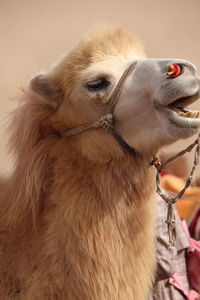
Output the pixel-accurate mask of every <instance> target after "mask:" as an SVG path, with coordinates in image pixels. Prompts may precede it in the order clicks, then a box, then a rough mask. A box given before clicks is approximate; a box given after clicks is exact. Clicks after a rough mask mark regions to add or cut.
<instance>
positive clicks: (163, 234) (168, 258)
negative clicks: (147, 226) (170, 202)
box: [148, 198, 198, 300]
mask: <svg viewBox="0 0 200 300" xmlns="http://www.w3.org/2000/svg"><path fill="white" fill-rule="evenodd" d="M157 207H158V213H157V215H158V217H157V223H156V233H157V272H156V280H155V285H154V289H153V293H152V295H151V297H149V299H148V300H184V299H198V297H197V298H196V297H195V298H193V297H191V298H190V297H189V298H187V297H186V296H184V294H183V293H182V292H181V291H180V290H179V289H177V288H176V287H175V286H174V285H173V284H171V283H173V279H171V283H169V278H170V277H171V276H172V275H173V274H174V273H176V274H177V276H178V277H179V278H180V280H181V282H182V284H183V286H184V289H185V290H186V291H189V283H188V278H187V270H186V261H185V250H186V249H187V248H188V246H189V241H188V238H187V236H186V235H185V233H184V232H183V229H182V228H181V225H180V222H177V224H176V231H177V240H176V247H169V237H168V231H167V224H166V223H165V220H166V216H167V205H166V203H165V202H164V201H163V200H162V199H160V198H159V199H158V206H157ZM177 218H178V216H177Z"/></svg>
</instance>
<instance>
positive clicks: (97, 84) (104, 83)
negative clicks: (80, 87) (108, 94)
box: [86, 78, 110, 92]
mask: <svg viewBox="0 0 200 300" xmlns="http://www.w3.org/2000/svg"><path fill="white" fill-rule="evenodd" d="M109 84H110V82H109V81H108V80H107V79H106V78H98V79H95V80H91V81H89V82H87V84H86V87H87V88H88V90H89V91H92V92H96V91H99V90H102V89H106V88H107V87H108V86H109Z"/></svg>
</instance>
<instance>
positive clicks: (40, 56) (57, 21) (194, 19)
mask: <svg viewBox="0 0 200 300" xmlns="http://www.w3.org/2000/svg"><path fill="white" fill-rule="evenodd" d="M103 22H114V23H119V24H122V25H124V26H126V27H128V28H129V29H131V30H132V31H134V32H135V33H136V34H137V35H138V36H139V38H140V40H141V41H142V42H143V43H144V45H145V48H146V53H147V55H148V56H149V57H178V58H185V59H188V60H190V61H192V62H193V63H194V64H196V65H197V67H198V69H199V73H200V0H165V1H164V0H123V1H117V0H101V1H96V0H84V1H81V0H65V1H64V0H62V1H61V0H56V1H55V0H0V54H1V55H0V72H1V78H0V165H1V170H0V171H1V173H2V172H3V173H5V172H8V171H9V170H11V167H12V164H11V162H12V159H11V158H10V157H9V158H8V154H7V151H6V143H7V134H6V133H5V130H4V129H5V124H6V122H7V119H8V114H9V112H10V111H12V110H13V108H14V107H15V106H16V104H17V101H16V98H17V96H18V95H19V94H20V89H21V88H22V87H23V86H26V84H27V83H28V81H29V80H30V78H31V77H32V76H33V75H34V74H35V73H37V72H39V71H41V70H44V69H46V68H47V67H48V66H49V65H51V64H52V63H53V62H55V61H56V60H57V59H58V58H59V56H60V55H62V54H63V53H64V52H66V51H69V50H70V49H71V48H72V47H73V46H74V45H75V44H76V43H77V41H78V40H79V38H80V36H81V35H82V33H83V32H84V31H86V30H88V29H89V28H90V27H91V26H93V25H94V24H98V23H103ZM194 107H196V108H197V109H198V108H200V101H199V103H198V104H195V105H194ZM193 139H194V138H193ZM193 139H190V140H189V141H188V140H187V141H182V142H179V143H178V144H174V145H173V146H172V149H173V150H174V151H177V150H180V147H182V146H183V145H187V144H188V143H189V142H190V141H191V140H193ZM190 160H191V155H190Z"/></svg>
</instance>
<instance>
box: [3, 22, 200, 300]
mask: <svg viewBox="0 0 200 300" xmlns="http://www.w3.org/2000/svg"><path fill="white" fill-rule="evenodd" d="M173 65H176V66H179V69H180V74H178V75H177V76H176V77H175V76H171V69H172V66H173ZM169 66H171V67H170V68H169ZM127 69H128V72H127V73H126V76H125V77H124V80H123V81H121V89H120V92H119V93H118V95H116V94H114V96H115V97H116V100H117V102H115V103H114V104H115V105H114V107H113V113H112V118H114V121H113V119H112V120H111V119H110V120H107V121H109V122H110V123H112V126H114V128H115V133H116V132H117V133H118V138H116V136H115V135H113V134H112V132H111V131H110V130H109V128H113V127H112V126H110V127H109V126H108V124H107V125H106V124H104V126H102V127H98V126H96V127H95V126H92V127H91V126H89V127H87V125H88V124H93V125H94V124H96V123H95V122H96V121H97V120H99V119H101V117H102V116H104V115H107V116H108V114H107V113H109V109H110V101H109V99H110V97H111V95H113V93H114V92H115V91H116V87H117V86H118V83H119V82H120V78H122V76H123V74H125V72H126V70H127ZM172 73H173V72H172ZM118 87H119V86H118ZM199 90H200V80H199V78H198V77H197V75H196V69H195V67H194V65H192V64H191V63H190V62H188V61H186V60H182V59H148V58H146V57H145V54H144V52H143V48H142V46H141V45H140V43H139V42H138V41H137V39H136V38H135V37H134V35H132V33H130V32H128V31H126V30H125V29H123V28H121V27H120V26H108V27H106V28H100V29H95V30H92V31H91V32H89V33H87V34H86V35H85V36H84V37H83V38H82V40H81V41H80V43H79V44H78V45H77V46H76V47H75V48H74V49H73V50H72V51H71V52H70V53H69V54H67V55H65V56H64V57H62V58H61V59H60V60H59V62H58V63H57V64H56V65H54V66H53V67H52V68H51V69H50V70H49V71H47V72H45V73H41V74H38V75H36V77H34V78H33V79H32V80H31V82H30V85H29V86H28V87H27V88H26V89H25V90H24V91H23V95H22V97H21V101H20V104H19V107H18V108H17V110H16V111H15V112H14V113H13V115H12V121H11V124H10V127H9V129H10V143H9V146H10V151H12V153H13V154H14V156H15V165H14V170H13V173H12V175H11V176H10V177H9V178H7V179H6V180H4V182H3V183H2V186H1V200H0V300H125V299H126V300H144V299H146V298H147V296H148V293H149V292H150V290H151V287H152V282H153V279H154V273H155V242H154V239H155V234H154V219H155V183H154V181H155V179H154V176H155V174H154V170H153V167H152V166H150V164H149V162H150V160H151V158H152V157H153V156H154V155H156V153H157V152H158V151H159V149H160V148H161V147H162V146H164V145H168V144H170V143H173V142H174V141H176V140H178V139H184V138H186V137H188V136H191V135H193V134H195V133H196V132H197V131H198V130H199V127H200V118H199V117H198V113H197V112H192V111H190V110H188V109H187V108H186V106H187V105H189V104H190V103H192V102H194V101H196V100H197V99H198V97H199ZM114 96H113V97H114ZM110 115H111V114H109V116H110ZM109 122H108V123H109ZM110 123H109V124H110ZM84 126H86V128H85V129H84V130H79V129H80V128H83V127H84ZM106 126H108V128H107V127H106ZM77 128H78V131H77V132H76V130H77ZM74 130H75V131H74ZM119 137H120V138H121V140H122V141H121V143H120V141H119ZM124 145H125V146H126V147H125V146H124ZM130 150H132V151H130Z"/></svg>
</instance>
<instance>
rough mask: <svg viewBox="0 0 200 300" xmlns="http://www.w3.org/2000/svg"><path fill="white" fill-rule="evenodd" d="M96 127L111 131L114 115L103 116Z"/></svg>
mask: <svg viewBox="0 0 200 300" xmlns="http://www.w3.org/2000/svg"><path fill="white" fill-rule="evenodd" d="M94 127H102V128H104V129H106V130H109V129H111V128H112V127H113V114H107V115H104V116H102V117H101V118H100V119H99V120H98V121H97V122H96V123H95V126H94Z"/></svg>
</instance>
